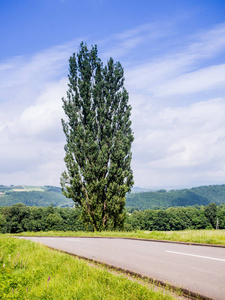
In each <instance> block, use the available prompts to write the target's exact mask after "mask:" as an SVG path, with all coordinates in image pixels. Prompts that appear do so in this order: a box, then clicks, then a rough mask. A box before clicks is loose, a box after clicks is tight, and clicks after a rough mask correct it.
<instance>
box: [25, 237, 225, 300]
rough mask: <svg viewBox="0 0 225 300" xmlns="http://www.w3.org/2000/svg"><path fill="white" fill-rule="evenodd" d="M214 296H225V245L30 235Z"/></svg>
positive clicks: (70, 250) (39, 239) (50, 245)
mask: <svg viewBox="0 0 225 300" xmlns="http://www.w3.org/2000/svg"><path fill="white" fill-rule="evenodd" d="M26 239H30V240H32V241H35V242H40V243H42V244H44V245H47V246H49V247H52V248H55V249H60V250H62V251H66V252H69V253H72V254H76V255H79V256H83V257H86V258H89V259H93V260H97V261H100V262H104V263H106V264H110V265H113V266H116V267H119V268H123V269H126V270H130V271H133V272H136V273H139V274H142V275H146V276H149V277H151V278H154V279H156V280H160V281H163V282H167V283H169V284H171V285H174V286H177V287H182V288H184V289H188V290H189V291H192V292H194V293H199V294H200V295H203V296H206V297H208V298H212V299H218V300H222V299H223V300H224V299H225V248H217V247H205V246H194V245H183V244H175V243H162V242H152V241H142V240H129V239H117V238H113V239H111V238H77V237H26Z"/></svg>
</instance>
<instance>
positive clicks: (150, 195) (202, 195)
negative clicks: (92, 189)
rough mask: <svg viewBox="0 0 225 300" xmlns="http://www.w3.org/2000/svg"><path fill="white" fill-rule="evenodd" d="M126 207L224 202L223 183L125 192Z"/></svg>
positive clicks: (140, 207) (224, 188)
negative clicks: (190, 187)
mask: <svg viewBox="0 0 225 300" xmlns="http://www.w3.org/2000/svg"><path fill="white" fill-rule="evenodd" d="M126 198H127V201H126V206H127V207H137V208H139V209H140V210H144V209H148V208H168V207H175V206H193V205H204V206H205V205H207V204H209V203H211V202H215V203H216V204H218V205H220V204H224V203H225V185H224V184H223V185H212V186H201V187H196V188H192V189H183V190H171V191H168V192H167V191H166V190H159V191H156V192H143V193H135V194H134V193H130V194H127V197H126Z"/></svg>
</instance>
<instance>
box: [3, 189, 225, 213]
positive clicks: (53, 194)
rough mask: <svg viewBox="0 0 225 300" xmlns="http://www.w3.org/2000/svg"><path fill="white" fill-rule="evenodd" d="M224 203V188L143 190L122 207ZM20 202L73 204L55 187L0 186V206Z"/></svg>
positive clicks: (37, 204)
mask: <svg viewBox="0 0 225 300" xmlns="http://www.w3.org/2000/svg"><path fill="white" fill-rule="evenodd" d="M211 202H215V203H216V204H218V205H220V204H225V185H210V186H201V187H195V188H192V189H182V190H171V191H166V190H158V191H148V192H147V191H144V189H142V188H138V187H136V188H133V189H132V192H131V193H129V194H127V196H126V207H136V208H138V209H140V210H144V209H147V208H168V207H176V206H193V205H204V206H205V205H207V204H209V203H211ZM15 203H23V204H25V205H27V206H49V205H51V204H52V205H53V206H58V207H72V206H73V205H74V202H73V201H72V200H71V199H67V198H66V197H65V196H64V195H62V192H61V188H60V187H55V186H4V185H0V206H11V205H13V204H15Z"/></svg>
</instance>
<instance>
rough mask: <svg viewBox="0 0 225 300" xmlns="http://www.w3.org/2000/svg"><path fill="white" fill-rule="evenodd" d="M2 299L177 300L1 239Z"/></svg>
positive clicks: (8, 238)
mask: <svg viewBox="0 0 225 300" xmlns="http://www.w3.org/2000/svg"><path fill="white" fill-rule="evenodd" d="M0 268H1V272H0V295H1V299H42V300H45V299H57V300H59V299H63V300H67V299H68V300H71V299H85V300H86V299H96V300H99V299H104V300H105V299H156V300H160V299H168V300H169V299H176V298H177V297H176V298H175V297H173V296H171V295H170V294H169V292H168V291H167V290H166V291H161V290H160V291H154V290H153V288H149V287H148V286H145V285H142V284H139V283H137V282H135V281H131V280H129V279H127V278H125V277H124V276H123V275H115V274H112V273H110V272H108V271H107V270H105V269H102V268H93V267H91V266H89V265H88V263H87V262H85V261H83V260H79V259H77V258H74V257H72V256H70V255H67V254H64V253H61V252H58V251H53V250H50V249H48V248H46V247H45V246H43V245H40V244H38V243H34V242H31V241H27V240H20V239H16V238H13V237H11V236H7V235H0Z"/></svg>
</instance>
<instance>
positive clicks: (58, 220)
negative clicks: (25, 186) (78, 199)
mask: <svg viewBox="0 0 225 300" xmlns="http://www.w3.org/2000/svg"><path fill="white" fill-rule="evenodd" d="M80 218H81V208H78V207H77V208H58V207H52V206H49V207H27V206H25V205H23V204H16V205H13V206H11V207H0V229H1V232H2V233H19V232H26V231H50V230H54V231H82V230H85V228H84V227H83V225H82V223H81V219H80ZM217 218H218V219H219V228H220V229H225V205H220V206H217V205H216V204H215V203H210V204H209V205H207V206H205V207H203V206H193V207H176V208H172V207H171V208H168V209H165V210H163V209H161V210H151V209H147V210H144V211H136V210H134V211H133V212H132V213H127V216H126V222H125V225H124V228H125V230H127V231H130V230H138V229H141V230H150V231H153V230H157V231H170V230H184V229H211V228H215V226H216V220H217ZM89 230H93V228H92V227H91V226H90V227H89Z"/></svg>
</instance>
